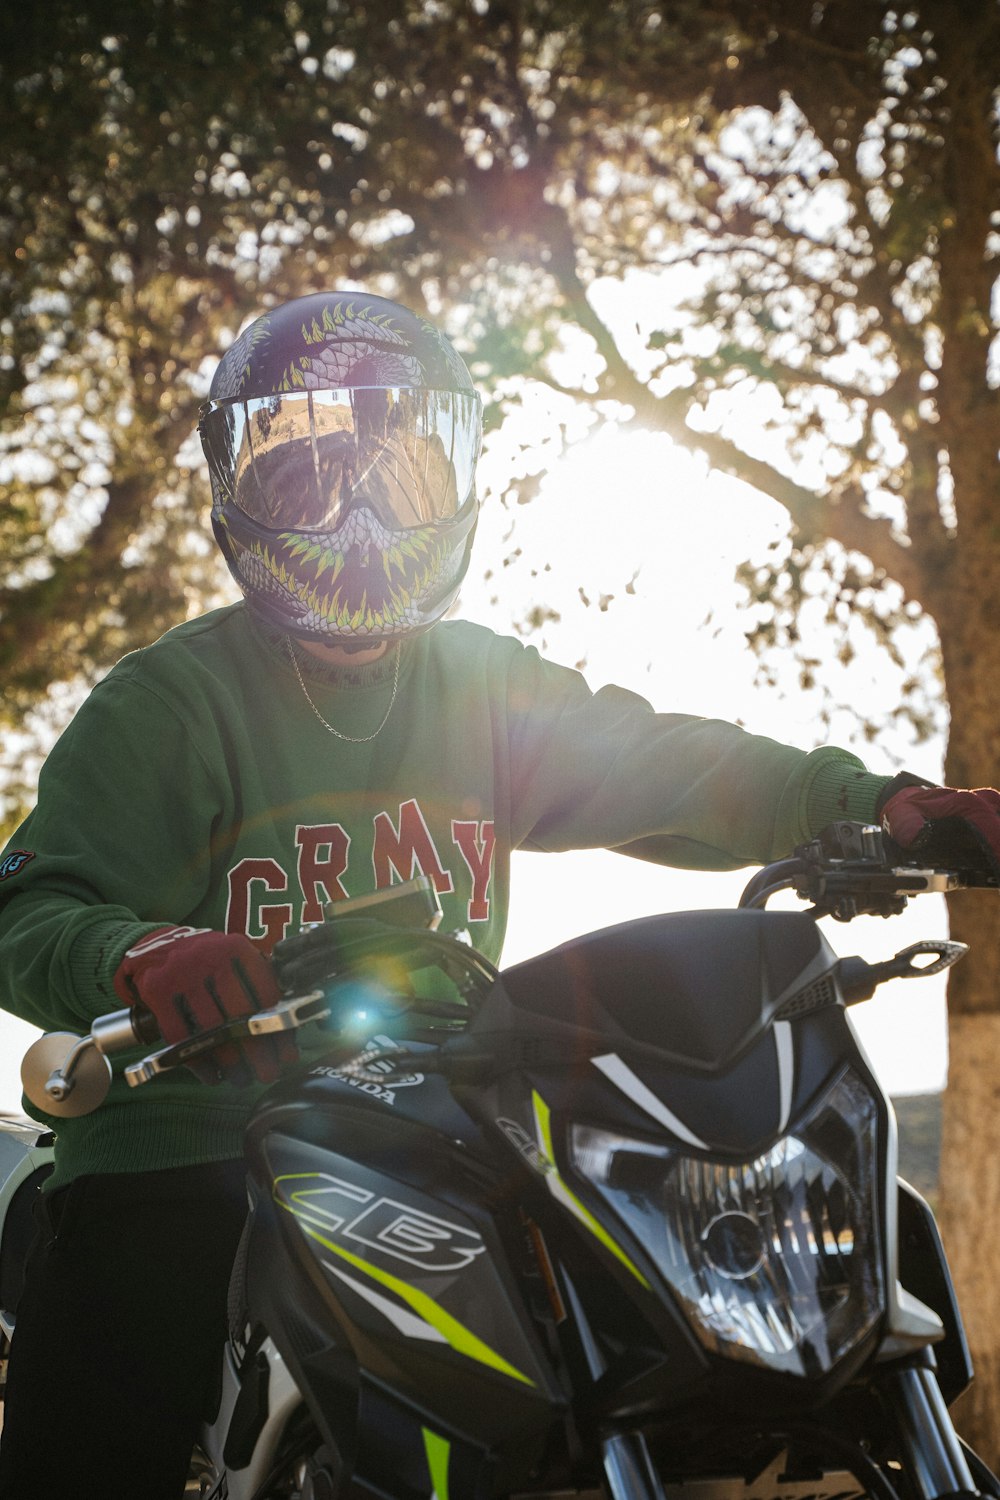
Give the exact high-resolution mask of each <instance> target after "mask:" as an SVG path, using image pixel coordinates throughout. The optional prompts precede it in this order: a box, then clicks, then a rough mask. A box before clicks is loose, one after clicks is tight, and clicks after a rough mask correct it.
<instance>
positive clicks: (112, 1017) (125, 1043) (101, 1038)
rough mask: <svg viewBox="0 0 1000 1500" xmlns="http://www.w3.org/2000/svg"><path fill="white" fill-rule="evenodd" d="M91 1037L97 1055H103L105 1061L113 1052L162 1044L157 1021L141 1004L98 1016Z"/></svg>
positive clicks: (93, 1024)
mask: <svg viewBox="0 0 1000 1500" xmlns="http://www.w3.org/2000/svg"><path fill="white" fill-rule="evenodd" d="M90 1035H91V1036H92V1037H93V1040H94V1046H95V1047H96V1048H97V1050H98V1052H103V1054H104V1055H105V1057H107V1056H109V1055H110V1054H111V1053H113V1052H128V1051H130V1050H131V1049H132V1048H133V1047H136V1046H140V1047H148V1046H150V1045H152V1044H153V1043H154V1042H158V1041H160V1040H161V1037H160V1028H159V1025H158V1023H157V1020H156V1017H155V1016H154V1015H153V1012H152V1011H151V1010H149V1009H148V1008H147V1007H146V1006H145V1005H143V1004H142V1003H141V1002H139V1003H138V1004H136V1005H134V1006H132V1005H130V1006H127V1007H126V1008H125V1009H124V1010H114V1011H111V1013H110V1014H109V1015H106V1016H98V1017H97V1018H96V1019H95V1020H94V1022H93V1023H92V1025H91V1028H90Z"/></svg>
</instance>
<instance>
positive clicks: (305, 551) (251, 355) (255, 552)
mask: <svg viewBox="0 0 1000 1500" xmlns="http://www.w3.org/2000/svg"><path fill="white" fill-rule="evenodd" d="M199 431H200V434H201V440H202V445H203V447H204V449H205V454H206V457H207V459H208V465H209V473H210V476H211V481H212V525H213V528H214V531H215V535H216V538H217V540H218V542H219V545H220V546H221V548H222V552H223V555H224V556H225V559H226V562H227V564H228V566H229V570H230V572H231V573H232V574H233V577H234V578H235V579H236V582H237V583H238V584H239V587H240V588H241V590H242V591H243V593H244V595H245V597H246V599H247V602H248V603H249V604H250V606H251V607H252V608H253V609H254V610H255V611H257V612H258V614H260V615H261V616H262V617H263V618H264V619H265V620H267V621H268V622H269V623H271V624H272V625H276V626H278V627H279V628H281V629H282V630H285V631H288V632H290V633H291V634H294V635H296V636H300V637H305V638H308V639H312V640H317V641H325V642H327V643H329V644H340V643H345V642H358V643H375V642H377V641H383V640H395V639H398V638H399V637H401V636H405V635H410V634H413V633H414V632H416V631H419V630H424V629H426V628H427V627H428V626H429V625H432V624H433V623H434V621H435V620H438V619H440V618H441V616H442V615H443V614H444V613H445V611H446V610H447V609H448V607H449V605H450V604H451V603H452V601H453V599H454V598H455V595H456V594H457V592H458V588H459V585H460V583H461V581H462V578H463V577H464V575H465V571H466V568H467V567H468V562H469V553H470V550H471V546H472V539H473V535H474V533H475V527H476V518H477V515H478V503H477V500H476V494H475V466H476V459H477V457H478V455H479V446H480V441H481V436H482V415H481V407H480V402H479V397H478V396H477V395H476V393H475V390H474V389H473V385H472V378H471V376H470V375H469V372H468V369H467V368H466V366H465V364H464V362H463V361H462V359H461V358H460V357H459V355H458V354H457V353H456V351H455V350H454V348H453V347H452V346H451V344H450V343H449V342H448V340H447V339H446V338H445V337H444V336H443V335H442V334H441V333H440V332H439V331H438V330H437V329H436V328H434V327H433V325H432V324H430V323H428V322H426V321H425V320H424V319H422V318H419V317H417V316H416V314H414V313H412V312H410V311H409V310H408V309H407V308H404V307H401V306H399V305H398V304H397V303H395V302H389V301H387V300H386V299H384V298H381V297H374V296H369V295H367V294H365V293H356V292H317V293H314V294H313V295H312V296H308V297H301V298H299V299H297V300H296V301H294V302H289V303H286V304H285V305H284V306H282V307H279V308H276V309H274V310H273V311H272V312H269V313H265V314H264V315H263V316H262V317H260V318H258V319H257V320H256V322H254V323H252V324H251V325H250V326H249V327H248V328H247V329H245V330H244V332H243V333H242V334H240V336H239V337H238V338H237V339H236V340H235V341H234V342H233V344H232V345H231V346H230V348H229V349H228V350H227V352H226V354H225V355H224V356H223V358H222V360H221V362H220V364H219V367H218V369H217V370H216V373H215V378H214V379H213V381H212V387H211V390H210V392H209V399H208V401H207V402H206V403H205V405H204V406H203V407H202V412H201V420H200V423H199Z"/></svg>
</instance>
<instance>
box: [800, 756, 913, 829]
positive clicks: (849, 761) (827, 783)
mask: <svg viewBox="0 0 1000 1500" xmlns="http://www.w3.org/2000/svg"><path fill="white" fill-rule="evenodd" d="M891 780H892V777H891V776H875V775H873V774H872V772H871V771H866V770H865V768H864V766H863V765H862V764H861V762H860V761H858V760H856V759H855V758H854V756H849V755H848V754H847V753H846V751H845V752H844V754H843V756H842V757H840V756H838V757H836V758H833V757H830V758H825V759H824V760H822V761H820V762H819V764H818V765H817V767H816V774H815V775H814V776H813V778H812V780H811V781H810V783H809V786H808V788H807V790H806V822H807V824H808V826H809V832H810V835H815V834H817V833H819V831H820V829H821V828H825V827H826V826H827V824H828V823H835V822H836V821H837V819H838V818H846V819H847V820H848V821H849V822H852V823H877V822H878V806H879V799H880V797H881V795H882V792H883V791H884V789H885V787H886V786H887V785H888V783H889V782H890V781H891Z"/></svg>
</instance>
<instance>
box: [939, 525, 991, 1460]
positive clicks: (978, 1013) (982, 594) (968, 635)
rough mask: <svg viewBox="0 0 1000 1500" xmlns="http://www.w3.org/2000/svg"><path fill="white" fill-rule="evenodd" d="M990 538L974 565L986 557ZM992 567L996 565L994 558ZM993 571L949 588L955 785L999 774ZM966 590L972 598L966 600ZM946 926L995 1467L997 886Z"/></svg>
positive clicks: (965, 1309)
mask: <svg viewBox="0 0 1000 1500" xmlns="http://www.w3.org/2000/svg"><path fill="white" fill-rule="evenodd" d="M991 550H995V549H990V548H989V547H988V546H984V547H983V548H982V549H980V553H979V558H978V567H979V569H980V571H982V570H983V569H984V568H986V567H987V566H988V564H987V558H988V557H989V556H990V553H991ZM993 568H994V571H995V568H996V564H995V562H994V563H993ZM998 582H1000V581H998V580H997V579H995V578H992V579H987V578H985V577H983V578H979V579H977V585H978V588H977V591H976V592H975V594H971V593H970V594H964V595H963V594H962V593H961V591H960V590H955V591H954V593H955V595H957V596H958V597H957V598H956V599H955V602H954V604H953V606H952V609H951V611H950V618H949V619H947V620H941V621H940V622H939V623H940V624H941V627H942V628H941V639H942V648H943V653H944V661H945V675H946V681H947V684H948V696H949V702H950V704H951V710H952V730H951V738H950V743H949V747H948V756H947V761H946V766H945V775H946V779H947V781H948V782H949V783H950V784H951V785H953V786H970V785H971V786H982V785H983V784H984V783H987V782H990V781H992V782H996V780H997V779H998V778H997V770H996V760H995V758H994V755H993V753H992V748H991V747H993V746H995V745H996V744H997V742H998V735H1000V703H998V698H997V694H996V689H995V685H994V682H993V680H992V678H993V674H992V672H991V670H990V667H989V663H991V662H993V661H995V660H996V659H997V648H996V638H997V629H996V624H995V621H994V620H993V619H992V618H991V617H992V615H993V613H994V612H995V609H996V600H997V599H998V597H1000V594H998V592H997V588H998ZM973 600H975V602H973ZM949 915H950V925H951V931H952V935H953V936H954V937H956V938H958V939H959V940H960V941H962V942H965V943H968V944H969V947H970V953H969V956H968V958H966V959H964V960H963V961H962V963H960V964H959V965H957V967H956V968H955V969H954V970H953V971H952V977H951V980H950V983H949V987H948V1010H949V1065H948V1087H947V1089H946V1091H945V1096H944V1109H943V1136H942V1145H941V1177H940V1196H939V1204H940V1220H941V1232H942V1236H943V1239H944V1243H945V1250H946V1252H947V1255H948V1260H949V1263H950V1265H951V1270H952V1275H953V1277H954V1279H955V1284H956V1289H957V1291H958V1297H959V1305H960V1307H961V1310H962V1316H963V1319H964V1322H965V1327H966V1333H967V1335H968V1338H969V1344H970V1347H971V1351H972V1360H973V1365H974V1368H975V1380H974V1382H973V1385H972V1388H971V1390H970V1391H969V1392H968V1393H967V1395H965V1396H964V1397H963V1398H962V1400H961V1402H959V1403H958V1404H957V1406H956V1410H955V1419H956V1423H957V1425H958V1428H959V1431H960V1432H961V1434H962V1436H963V1437H964V1438H965V1439H966V1441H968V1442H969V1443H971V1445H972V1446H973V1447H974V1448H975V1449H976V1451H977V1452H978V1453H979V1454H980V1455H981V1457H982V1458H984V1459H985V1461H986V1462H987V1463H988V1464H989V1465H990V1467H991V1468H993V1469H994V1470H997V1469H1000V1293H998V1287H1000V1240H998V1236H997V1225H998V1224H1000V1067H998V1063H1000V993H998V986H997V975H998V973H1000V897H998V895H997V894H996V893H994V892H979V891H967V892H963V893H961V894H959V895H957V896H955V897H954V898H953V900H952V901H951V903H950V910H949Z"/></svg>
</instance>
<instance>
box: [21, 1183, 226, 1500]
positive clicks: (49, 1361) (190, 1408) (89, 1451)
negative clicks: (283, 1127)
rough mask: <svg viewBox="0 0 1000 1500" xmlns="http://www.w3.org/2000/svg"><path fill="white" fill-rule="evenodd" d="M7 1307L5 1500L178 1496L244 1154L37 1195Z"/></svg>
mask: <svg viewBox="0 0 1000 1500" xmlns="http://www.w3.org/2000/svg"><path fill="white" fill-rule="evenodd" d="M37 1213H38V1219H39V1234H38V1236H37V1238H36V1240H35V1244H34V1246H33V1247H32V1251H31V1255H30V1257H29V1260H28V1266H27V1276H26V1284H25V1289H24V1293H23V1295H22V1298H21V1302H20V1305H19V1306H18V1309H17V1326H16V1328H15V1330H14V1338H13V1342H12V1349H11V1358H10V1365H9V1371H8V1382H7V1395H6V1401H5V1409H4V1427H3V1437H2V1441H0V1497H2V1500H64V1497H73V1500H91V1497H93V1500H177V1497H178V1496H180V1495H181V1494H182V1493H183V1490H184V1481H185V1477H186V1475H187V1469H188V1460H189V1458H190V1454H191V1449H192V1447H193V1445H194V1442H195V1438H196V1434H197V1428H198V1423H199V1421H200V1419H201V1418H202V1417H203V1416H204V1415H205V1411H206V1406H207V1405H208V1403H209V1401H210V1400H211V1398H212V1396H213V1393H214V1390H215V1380H216V1371H217V1369H218V1363H219V1358H220V1355H221V1349H222V1344H223V1342H224V1339H225V1329H226V1292H227V1287H228V1282H229V1272H230V1268H231V1266H232V1263H233V1258H234V1256H235V1254H236V1246H237V1243H238V1241H239V1237H240V1231H241V1229H242V1227H243V1223H244V1220H245V1218H246V1192H245V1189H244V1173H243V1166H242V1163H238V1162H225V1163H220V1164H218V1165H213V1166H208V1167H183V1168H177V1169H174V1170H170V1171H164V1172H149V1173H145V1174H142V1175H131V1174H128V1175H121V1176H95V1177H82V1178H79V1179H78V1180H76V1181H75V1182H73V1183H71V1184H70V1186H69V1187H67V1188H64V1189H62V1190H61V1191H59V1192H55V1193H51V1194H49V1193H44V1192H43V1193H42V1194H41V1195H40V1197H39V1200H38V1207H37Z"/></svg>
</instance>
